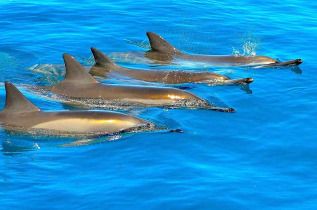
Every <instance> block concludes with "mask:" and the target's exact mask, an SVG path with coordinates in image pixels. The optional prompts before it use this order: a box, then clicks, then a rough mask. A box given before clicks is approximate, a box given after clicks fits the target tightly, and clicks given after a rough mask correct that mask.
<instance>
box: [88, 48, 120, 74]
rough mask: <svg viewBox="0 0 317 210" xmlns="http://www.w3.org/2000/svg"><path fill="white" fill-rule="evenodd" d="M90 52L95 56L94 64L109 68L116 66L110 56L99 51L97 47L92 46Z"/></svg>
mask: <svg viewBox="0 0 317 210" xmlns="http://www.w3.org/2000/svg"><path fill="white" fill-rule="evenodd" d="M91 52H92V54H93V55H94V58H95V66H98V67H105V68H109V69H112V68H114V67H118V65H117V64H116V63H114V62H113V61H112V60H111V59H110V58H108V57H107V56H106V55H105V54H104V53H102V52H100V51H99V50H98V49H96V48H94V47H92V48H91Z"/></svg>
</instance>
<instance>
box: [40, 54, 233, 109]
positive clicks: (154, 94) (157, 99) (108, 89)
mask: <svg viewBox="0 0 317 210" xmlns="http://www.w3.org/2000/svg"><path fill="white" fill-rule="evenodd" d="M63 58H64V62H65V67H66V75H65V79H64V80H63V81H62V82H60V83H58V84H56V85H52V86H42V87H38V88H39V89H42V90H46V91H49V92H53V93H55V94H59V95H62V96H66V97H68V98H73V99H79V100H78V102H79V103H84V101H85V100H86V99H88V100H90V99H91V100H97V101H98V104H99V105H100V104H101V105H102V104H104V103H107V102H112V101H113V102H114V104H120V105H122V106H131V105H132V106H146V107H148V106H157V107H193V108H206V109H211V110H216V111H223V112H234V109H232V108H220V107H215V106H213V105H210V104H209V103H208V102H207V101H205V100H204V99H202V98H200V97H198V96H196V95H194V94H192V93H190V92H187V91H183V90H179V89H176V88H159V87H139V86H119V85H103V84H101V83H99V82H98V81H97V80H96V79H94V78H93V77H92V76H91V75H90V74H89V73H88V72H87V70H86V69H85V68H84V67H83V66H82V65H81V64H80V63H79V62H78V61H77V60H76V59H75V58H73V57H72V56H71V55H68V54H64V55H63Z"/></svg>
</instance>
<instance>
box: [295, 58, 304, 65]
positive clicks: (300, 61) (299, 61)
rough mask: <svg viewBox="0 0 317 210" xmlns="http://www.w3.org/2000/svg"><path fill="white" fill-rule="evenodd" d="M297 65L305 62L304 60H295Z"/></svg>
mask: <svg viewBox="0 0 317 210" xmlns="http://www.w3.org/2000/svg"><path fill="white" fill-rule="evenodd" d="M295 63H296V64H297V65H299V64H301V63H303V60H302V59H296V60H295Z"/></svg>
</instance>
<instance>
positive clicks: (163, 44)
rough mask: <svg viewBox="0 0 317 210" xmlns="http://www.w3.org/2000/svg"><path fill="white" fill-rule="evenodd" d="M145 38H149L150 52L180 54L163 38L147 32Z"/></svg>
mask: <svg viewBox="0 0 317 210" xmlns="http://www.w3.org/2000/svg"><path fill="white" fill-rule="evenodd" d="M146 35H147V37H148V38H149V41H150V45H151V48H152V51H155V52H159V53H169V54H181V53H182V52H181V51H179V50H178V49H176V48H175V47H174V46H173V45H171V44H170V43H168V42H167V41H166V40H165V39H163V37H161V36H159V35H157V34H156V33H153V32H147V33H146Z"/></svg>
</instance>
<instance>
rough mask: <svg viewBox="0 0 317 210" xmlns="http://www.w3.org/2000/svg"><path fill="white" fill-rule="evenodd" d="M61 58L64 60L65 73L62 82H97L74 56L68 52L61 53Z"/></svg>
mask: <svg viewBox="0 0 317 210" xmlns="http://www.w3.org/2000/svg"><path fill="white" fill-rule="evenodd" d="M63 59H64V62H65V67H66V74H65V79H64V80H63V81H62V82H76V83H84V84H90V83H99V82H98V81H97V80H96V79H95V78H93V77H92V76H91V75H90V74H89V73H88V72H87V70H86V69H85V68H84V67H83V66H82V65H81V64H80V63H79V62H78V61H77V60H76V59H75V58H74V57H72V56H71V55H69V54H63Z"/></svg>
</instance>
